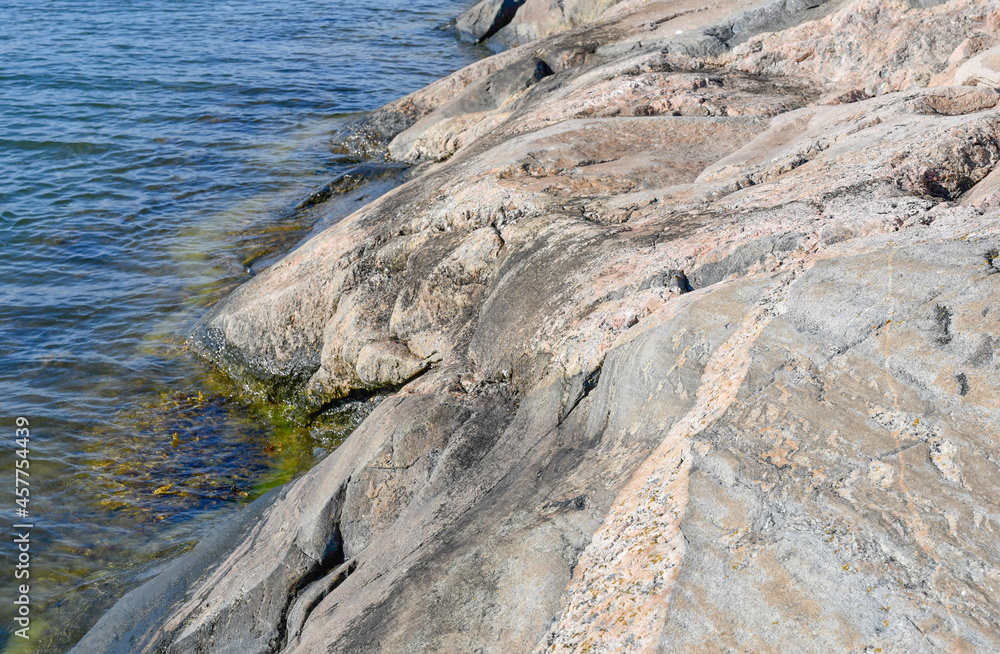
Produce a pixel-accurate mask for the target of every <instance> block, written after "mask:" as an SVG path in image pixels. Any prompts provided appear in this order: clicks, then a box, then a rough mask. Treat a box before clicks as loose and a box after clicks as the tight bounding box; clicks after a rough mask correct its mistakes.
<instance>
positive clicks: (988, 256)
mask: <svg viewBox="0 0 1000 654" xmlns="http://www.w3.org/2000/svg"><path fill="white" fill-rule="evenodd" d="M983 260H984V261H985V262H986V269H987V271H988V272H989V274H991V275H992V274H994V273H998V272H1000V266H998V262H1000V250H998V249H997V248H990V249H989V250H987V251H986V252H984V253H983Z"/></svg>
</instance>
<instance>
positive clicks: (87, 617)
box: [0, 0, 482, 652]
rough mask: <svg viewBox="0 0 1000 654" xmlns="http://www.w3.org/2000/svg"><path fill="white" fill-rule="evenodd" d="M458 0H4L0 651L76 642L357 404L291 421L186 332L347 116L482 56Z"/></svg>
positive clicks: (315, 172) (320, 159) (321, 441)
mask: <svg viewBox="0 0 1000 654" xmlns="http://www.w3.org/2000/svg"><path fill="white" fill-rule="evenodd" d="M467 4H468V2H467V0H410V1H409V2H406V3H403V2H398V1H396V0H377V1H376V0H331V1H325V2H324V1H320V2H315V1H314V2H304V1H302V0H285V1H283V2H280V3H279V2H275V1H274V0H254V1H250V0H233V1H230V2H219V1H218V0H212V1H211V2H210V1H208V0H190V1H188V2H183V3H181V2H167V1H166V0H137V1H134V2H124V1H114V0H113V1H111V2H96V1H94V0H74V1H73V2H59V1H55V2H40V3H25V2H17V3H15V2H13V1H12V0H0V398H2V399H0V436H2V441H0V442H4V443H5V445H6V447H3V448H0V471H2V472H0V479H3V480H4V483H3V484H2V485H0V489H6V490H0V516H2V517H0V520H3V521H4V522H5V523H6V525H7V526H9V525H11V524H13V521H14V518H15V514H14V511H15V509H16V508H17V506H16V505H15V503H14V494H13V487H14V483H15V482H14V467H15V458H16V454H15V448H16V446H15V445H14V442H13V441H14V437H15V432H14V429H15V424H14V419H15V417H17V416H24V417H26V418H27V419H28V420H30V423H31V426H30V428H31V441H30V461H31V467H30V475H31V476H30V484H31V485H30V490H31V496H30V505H29V516H28V519H29V520H30V521H31V523H32V524H33V525H34V528H33V529H32V530H31V532H32V536H31V539H32V541H31V548H32V549H31V554H32V562H31V578H30V582H31V608H32V613H31V617H32V623H31V636H32V640H31V641H30V643H28V644H27V648H25V647H24V645H25V644H24V643H21V639H19V638H16V637H12V636H11V633H10V629H11V628H12V627H13V626H14V624H13V622H12V613H11V610H12V604H11V602H12V600H13V591H14V587H15V583H21V582H20V581H18V582H15V579H14V578H13V565H14V556H15V552H14V546H13V545H12V544H11V543H10V542H9V541H10V539H9V538H5V539H4V540H5V541H7V542H8V544H7V545H6V546H3V545H0V557H3V559H2V562H3V570H0V579H2V581H0V589H2V590H3V595H2V596H0V650H6V651H37V652H61V651H64V650H65V649H66V648H67V647H68V646H69V645H71V644H72V643H73V642H75V640H76V639H77V638H79V637H80V636H81V635H82V633H83V632H84V631H85V630H86V628H87V627H88V626H89V625H90V624H92V623H93V621H95V620H96V618H97V617H99V615H100V613H101V612H102V611H103V610H105V609H106V608H107V607H108V606H109V605H110V603H112V602H113V601H114V600H115V599H116V598H117V597H119V596H120V595H121V594H122V593H123V592H124V590H125V589H126V588H127V587H129V586H131V585H134V584H136V583H137V582H138V581H141V580H142V579H143V578H144V577H145V576H147V575H148V574H150V573H151V572H152V571H155V568H156V566H157V565H159V564H160V563H162V562H163V561H165V560H166V559H167V558H168V557H169V556H170V555H173V554H176V553H178V552H180V551H183V550H185V549H187V548H188V547H190V545H191V544H192V543H193V542H194V541H195V540H196V539H197V538H198V536H199V535H202V534H205V533H207V532H208V531H209V530H211V529H212V527H213V525H215V524H217V522H218V521H219V520H220V519H224V518H225V516H226V515H229V514H231V513H232V512H234V511H237V510H239V508H240V507H241V506H242V505H244V504H245V503H246V502H248V501H250V500H251V499H252V498H253V497H255V496H256V495H258V494H259V493H260V492H262V491H263V490H264V489H266V488H267V487H270V486H273V485H275V484H278V483H281V482H283V481H286V480H287V479H289V478H291V477H293V476H294V475H296V474H299V473H300V472H302V471H303V470H305V469H308V467H309V466H310V465H312V464H313V463H314V462H315V461H316V460H317V458H318V457H321V456H323V455H324V454H325V453H327V452H329V451H330V450H331V449H333V448H334V447H336V445H337V444H338V442H339V441H340V440H341V439H342V438H343V437H344V436H345V435H346V434H347V433H348V432H349V431H350V429H351V427H352V426H353V425H354V424H356V422H357V421H358V419H359V418H360V417H361V416H363V415H364V413H365V410H366V409H365V406H354V407H344V408H343V410H342V411H340V412H339V413H337V414H335V415H330V416H327V417H326V418H325V419H324V420H323V421H321V422H320V423H319V424H316V425H311V426H309V427H302V426H298V425H294V424H289V423H287V422H286V421H285V420H284V419H283V414H282V412H281V410H280V408H275V407H268V406H266V405H263V404H259V403H258V404H249V403H248V402H247V401H246V400H245V399H239V398H237V397H236V396H235V395H236V394H235V393H234V389H233V388H231V387H230V385H229V384H228V382H227V380H225V379H223V378H221V377H220V376H219V375H218V374H217V373H215V372H214V371H213V370H212V369H211V368H210V367H209V366H207V365H205V364H203V363H201V362H199V361H198V360H196V359H195V358H194V357H193V356H192V355H191V354H190V353H189V352H188V351H187V350H186V348H185V347H184V337H185V334H186V330H187V329H188V328H189V327H190V323H191V321H192V320H193V319H195V318H196V317H197V316H198V315H199V314H200V313H201V312H203V311H204V309H205V307H206V306H208V305H210V304H211V303H212V302H214V301H215V300H217V299H218V298H219V297H221V296H222V295H223V294H224V293H225V292H226V291H227V290H229V289H231V288H232V287H233V286H235V285H236V284H238V283H240V282H242V281H245V279H247V276H248V267H252V268H253V269H255V270H259V269H260V268H261V267H263V266H264V265H266V264H267V262H269V261H271V260H273V257H274V252H275V248H280V247H287V245H288V243H289V238H290V237H294V235H295V234H297V233H299V230H301V229H302V228H308V226H303V225H298V224H288V223H287V221H285V222H283V220H284V219H285V218H287V210H288V208H289V207H291V206H292V205H294V204H295V203H296V202H297V201H299V200H301V199H302V198H304V197H305V196H306V195H307V194H308V193H309V192H310V191H311V190H313V189H314V188H316V187H318V186H321V185H323V184H324V183H326V182H327V181H328V180H329V179H330V178H332V177H334V176H336V175H337V174H340V173H342V172H343V171H344V170H345V169H346V168H347V166H348V165H349V163H350V162H347V161H344V160H343V159H339V158H338V157H337V156H335V155H333V154H331V152H330V149H329V141H330V138H329V135H330V134H331V133H332V132H333V131H335V130H336V129H337V128H338V127H339V126H341V125H343V124H345V123H346V122H347V121H348V120H350V119H351V117H352V116H351V115H352V114H355V113H356V112H359V111H363V110H366V109H370V108H373V107H375V106H378V105H380V104H382V103H384V102H387V101H389V100H391V99H393V98H395V97H398V96H400V95H402V94H403V93H406V92H408V91H411V90H414V89H417V88H419V87H421V86H423V85H425V84H427V83H429V82H431V81H433V80H435V79H437V78H439V77H441V76H442V75H444V74H447V73H448V72H450V71H452V70H455V69H457V68H459V67H461V66H463V65H465V64H467V63H469V62H471V61H472V60H474V59H475V58H477V57H479V56H482V52H481V51H479V50H477V49H475V48H472V47H470V46H464V45H461V44H459V43H458V42H456V41H455V39H454V38H453V36H452V35H451V33H450V32H448V31H447V30H443V29H439V26H441V25H442V24H443V23H445V22H446V21H447V20H448V19H450V18H451V17H452V16H454V15H455V14H456V13H457V12H458V11H460V10H461V9H463V8H464V7H465V6H466V5H467ZM289 235H291V236H289ZM20 522H23V520H21V521H20Z"/></svg>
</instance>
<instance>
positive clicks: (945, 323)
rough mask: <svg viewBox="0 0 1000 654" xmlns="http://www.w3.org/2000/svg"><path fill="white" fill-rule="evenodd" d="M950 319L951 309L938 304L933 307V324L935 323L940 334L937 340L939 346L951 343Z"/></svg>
mask: <svg viewBox="0 0 1000 654" xmlns="http://www.w3.org/2000/svg"><path fill="white" fill-rule="evenodd" d="M951 317H952V313H951V309H949V308H948V307H946V306H944V305H943V304H938V305H936V306H935V307H934V322H935V323H937V326H938V329H939V330H940V332H941V333H940V335H939V336H938V338H937V342H938V344H939V345H947V344H948V343H951V341H952V338H953V336H952V333H951Z"/></svg>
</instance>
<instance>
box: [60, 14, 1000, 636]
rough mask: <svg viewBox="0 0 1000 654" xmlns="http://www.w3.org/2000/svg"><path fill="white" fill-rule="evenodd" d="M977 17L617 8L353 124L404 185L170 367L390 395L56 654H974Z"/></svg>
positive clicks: (262, 286)
mask: <svg viewBox="0 0 1000 654" xmlns="http://www.w3.org/2000/svg"><path fill="white" fill-rule="evenodd" d="M532 2H533V0H528V1H527V2H526V3H524V6H523V7H521V8H520V9H519V10H518V13H517V14H516V18H519V19H520V20H522V21H525V20H527V18H530V17H531V16H533V15H534V14H531V13H528V10H529V8H531V7H533V6H541V5H533V4H532ZM481 6H485V5H481ZM570 6H571V5H570V3H569V2H568V0H567V2H566V3H565V8H569V7H570ZM548 11H549V14H547V15H548V17H549V18H550V19H552V20H553V21H558V20H563V18H558V19H557V17H555V15H554V13H553V12H555V11H556V10H555V9H549V10H548ZM997 11H998V7H997V5H996V4H995V3H993V2H971V0H951V2H948V3H945V4H940V5H938V4H936V3H933V2H930V3H917V2H913V3H904V2H900V1H897V0H851V1H844V2H829V3H822V2H818V1H816V0H813V1H812V2H785V1H784V0H782V1H781V2H773V1H760V2H754V3H739V2H735V0H734V1H733V2H720V3H716V4H714V5H712V6H711V7H705V6H704V5H701V4H699V3H693V2H692V3H686V2H678V1H676V0H672V1H670V2H667V1H666V0H664V1H656V0H653V1H651V2H639V1H636V0H626V1H624V2H620V3H618V4H616V5H615V6H614V7H610V8H608V9H605V10H603V13H601V14H600V18H599V19H598V20H596V22H593V23H588V24H586V25H582V26H581V27H577V28H574V29H568V30H563V31H557V32H554V33H553V34H552V35H551V36H548V37H545V38H543V39H541V40H539V41H535V42H531V43H528V44H525V45H523V46H521V47H519V48H516V49H513V50H508V51H505V52H502V53H500V54H498V55H495V56H494V57H490V58H489V59H485V60H483V61H480V62H477V63H476V64H474V65H473V66H470V67H469V68H467V69H465V70H463V71H459V72H458V73H456V74H455V75H453V76H450V77H449V78H446V79H444V80H441V81H439V82H437V83H435V84H433V85H431V86H430V87H428V88H427V89H424V90H422V91H419V92H417V93H415V94H412V95H411V96H408V97H407V98H404V99H401V100H399V101H397V102H395V103H391V104H390V105H387V106H386V107H384V108H382V109H380V110H377V111H376V112H374V113H373V114H372V115H371V116H370V117H369V118H368V119H367V120H368V122H367V123H363V124H362V125H369V126H370V127H371V130H372V131H371V133H372V134H376V135H377V138H374V140H372V141H371V143H375V142H378V143H381V144H383V146H382V147H385V149H386V151H387V152H388V154H389V156H390V157H391V158H393V159H398V160H400V161H406V162H410V163H415V164H419V165H418V166H417V167H416V168H415V169H414V170H413V173H412V178H411V179H410V180H409V181H408V182H406V183H405V184H403V185H401V186H399V187H398V188H396V189H394V190H393V191H391V192H389V193H387V194H386V195H384V196H383V197H381V198H380V199H378V200H376V201H375V202H373V203H371V204H370V205H368V206H366V207H364V208H361V209H360V210H358V211H357V212H355V213H354V214H352V215H351V216H349V217H348V218H346V219H344V220H342V221H340V222H337V223H336V224H334V225H333V226H332V227H330V228H329V229H327V230H325V231H323V232H322V233H320V234H318V235H316V236H315V237H314V238H312V239H311V240H310V241H308V242H307V243H305V244H303V245H302V246H301V247H299V248H298V249H297V250H295V251H293V252H291V253H290V254H289V255H288V256H286V257H285V258H284V259H283V260H282V261H281V262H279V263H277V264H275V265H274V266H272V267H271V268H270V269H268V270H266V271H265V272H263V273H262V274H260V275H258V276H257V277H256V278H254V279H253V280H252V281H250V282H248V283H247V284H246V285H244V286H243V287H241V288H240V289H238V290H237V291H236V292H235V293H233V294H232V295H231V296H229V297H228V298H226V299H225V300H223V301H222V302H221V303H219V304H218V305H217V306H216V307H215V308H213V309H212V310H211V311H210V312H209V314H208V315H206V317H205V318H204V319H203V320H202V322H201V323H200V325H199V326H198V327H197V328H196V329H195V331H194V333H193V335H192V347H193V348H194V349H195V350H196V351H198V352H200V353H201V354H203V355H204V356H206V357H207V358H209V359H210V360H212V361H214V362H215V363H216V364H217V365H219V366H220V367H222V368H224V369H225V370H226V371H227V373H228V374H230V375H231V376H232V377H233V378H234V379H237V380H242V381H243V382H244V383H246V384H248V385H250V386H252V387H254V388H257V389H262V390H263V391H264V392H267V393H269V394H270V395H272V396H273V397H275V398H278V399H282V400H284V401H287V402H289V403H292V404H294V405H296V406H298V407H299V408H301V409H302V410H303V411H305V412H306V413H309V412H313V411H316V410H318V409H320V408H322V407H325V406H327V405H329V404H330V403H331V402H336V401H337V400H338V398H341V397H344V396H346V395H348V394H351V393H369V392H374V391H376V390H378V389H383V388H389V389H395V390H396V392H395V394H393V395H392V396H391V397H390V398H389V399H387V400H385V401H384V402H383V403H382V404H380V405H379V406H378V407H377V409H376V410H375V411H374V412H373V413H372V414H371V416H369V417H368V418H367V419H366V420H365V421H364V423H363V424H362V425H361V426H360V427H359V428H358V429H357V430H356V431H355V433H354V434H352V435H351V437H350V438H348V439H347V441H346V442H345V444H344V445H343V446H342V447H340V448H339V449H338V450H336V451H335V452H334V453H333V454H331V455H330V456H329V457H328V458H327V459H326V460H324V461H323V462H322V463H321V464H319V465H318V466H317V467H316V468H315V469H313V470H312V471H311V472H309V473H308V474H307V475H305V476H303V477H302V478H300V479H298V480H296V481H294V482H291V483H290V484H288V485H287V486H286V487H285V488H283V489H282V490H281V491H280V492H279V493H276V494H275V495H273V496H271V497H269V498H268V499H267V500H265V501H263V502H259V503H255V504H254V505H253V506H252V507H251V509H250V511H251V512H250V513H248V514H247V516H246V519H245V520H243V521H241V522H239V523H237V525H236V526H234V527H231V528H230V530H229V531H227V532H226V535H225V536H224V537H222V538H220V539H216V540H213V541H209V542H207V543H206V544H204V545H201V546H199V547H198V548H196V549H195V550H194V551H193V552H192V553H191V554H190V555H188V556H186V557H184V558H181V559H180V560H178V561H177V562H175V563H173V564H172V566H171V567H170V568H168V569H167V570H166V571H165V572H164V573H163V574H162V575H161V576H160V577H158V578H157V579H156V580H154V581H153V582H151V585H149V586H146V587H143V588H140V589H138V590H137V591H134V592H133V593H131V594H130V595H128V596H126V597H125V598H124V599H123V600H122V601H121V602H120V603H119V604H118V605H117V606H116V607H115V609H113V610H112V611H111V612H109V614H108V615H107V616H105V618H104V619H103V620H102V621H101V623H99V624H98V625H97V626H96V627H95V628H94V630H92V631H91V633H90V634H88V636H87V637H85V638H84V640H83V641H81V643H80V644H79V645H78V646H77V648H76V650H75V651H77V652H130V651H146V650H148V651H162V652H188V651H200V650H204V649H205V648H210V649H211V651H213V652H216V651H217V652H241V653H243V652H248V653H253V652H283V653H291V652H315V651H334V652H352V653H353V652H358V653H364V652H470V651H475V652H484V653H491V652H510V651H516V652H532V651H534V652H585V651H589V652H738V651H749V650H750V649H752V650H753V651H756V652H787V651H802V652H812V651H824V652H826V651H837V652H839V651H845V652H859V653H860V652H878V651H884V652H925V651H926V652H935V651H952V650H954V651H967V652H990V651H997V650H998V649H1000V636H998V634H997V630H996V629H995V625H996V624H997V623H998V621H1000V602H998V601H997V600H996V597H997V589H998V588H1000V577H998V575H997V572H996V571H997V570H1000V553H998V551H997V549H996V547H994V544H993V542H994V540H995V539H994V533H993V532H994V530H995V529H996V528H998V526H1000V512H998V510H997V508H996V507H997V506H1000V501H998V500H1000V497H998V494H1000V487H998V485H997V483H996V480H995V477H996V466H995V464H994V461H996V460H997V459H998V458H1000V446H998V443H1000V436H998V434H997V428H996V425H997V424H1000V422H998V418H1000V382H998V379H1000V375H998V374H997V373H998V357H997V345H998V343H1000V322H998V317H1000V314H998V311H1000V309H997V308H996V297H997V296H998V292H1000V275H998V274H996V273H997V271H998V262H1000V256H998V255H997V252H998V251H1000V221H998V218H1000V208H998V207H997V203H998V198H1000V191H998V188H1000V187H998V184H1000V181H998V180H1000V177H998V174H1000V173H998V172H997V170H998V163H1000V91H998V90H996V89H994V88H992V87H991V86H989V85H967V84H958V83H957V82H958V81H959V80H961V79H965V78H963V77H962V76H961V75H959V71H961V70H963V67H967V68H966V69H967V70H968V69H971V68H972V67H973V64H972V63H970V62H973V61H974V58H975V57H978V56H980V55H981V54H982V53H987V52H989V51H990V48H992V47H994V46H996V45H997V43H996V40H997V37H996V36H995V34H997V30H996V29H995V27H996V25H995V23H996V20H997V16H998V15H1000V14H998V13H997ZM488 13H489V12H487V13H486V14H484V15H487V14H488ZM532 20H534V19H532ZM537 24H538V25H541V24H542V23H541V22H537ZM514 25H515V23H514V21H512V22H511V23H510V24H509V25H508V26H507V27H504V28H503V29H501V30H500V32H498V33H497V34H501V33H502V32H503V30H506V29H508V28H511V29H512V30H513V28H512V27H511V26H514ZM560 29H562V28H560ZM540 61H541V62H544V63H545V65H546V67H547V68H548V70H549V71H550V72H551V73H552V74H544V75H537V74H536V73H537V71H538V70H539V65H540V64H539V62H540ZM975 65H979V64H975ZM962 75H964V73H962ZM970 79H971V78H970ZM373 147H374V146H373ZM323 206H324V205H323V202H322V201H318V202H317V204H316V205H315V206H314V207H313V208H312V209H311V210H312V211H319V212H322V210H323Z"/></svg>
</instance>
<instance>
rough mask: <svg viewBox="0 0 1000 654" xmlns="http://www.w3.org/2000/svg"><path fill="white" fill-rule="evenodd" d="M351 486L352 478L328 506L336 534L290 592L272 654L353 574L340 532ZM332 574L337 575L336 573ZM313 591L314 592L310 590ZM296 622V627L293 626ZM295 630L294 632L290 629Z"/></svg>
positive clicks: (293, 584) (293, 635)
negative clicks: (346, 564)
mask: <svg viewBox="0 0 1000 654" xmlns="http://www.w3.org/2000/svg"><path fill="white" fill-rule="evenodd" d="M350 483H351V479H350V477H348V479H347V480H346V481H345V482H344V483H343V484H342V485H341V486H340V488H338V489H337V492H336V493H335V494H334V495H333V497H332V498H331V500H330V503H329V504H328V506H329V507H330V516H329V518H328V519H329V521H330V522H331V523H332V532H331V533H330V536H329V539H328V540H327V543H326V547H325V548H324V550H323V553H322V554H321V555H320V557H319V559H318V560H316V561H315V562H314V563H313V564H312V565H311V566H309V568H308V569H307V570H306V571H305V572H304V573H303V574H302V575H301V576H300V577H299V578H298V579H296V580H294V582H293V583H292V586H291V587H290V588H289V589H288V592H287V593H286V595H285V596H286V597H287V598H288V599H287V601H286V603H285V606H284V607H283V608H282V611H281V618H280V619H279V621H278V624H277V627H276V634H275V638H274V639H273V640H272V645H273V649H272V650H271V651H272V652H280V651H282V650H284V649H285V647H286V646H287V645H288V640H289V638H290V637H295V636H297V635H298V633H299V632H300V631H301V627H302V625H303V624H305V622H306V619H307V618H308V617H309V614H310V613H312V611H313V610H314V609H315V608H316V606H317V605H318V604H319V602H320V601H322V599H323V598H324V597H326V596H327V595H329V594H330V593H331V592H332V591H333V590H334V588H336V587H337V586H338V585H339V584H340V583H342V582H343V580H344V579H346V578H347V577H348V575H350V573H351V572H353V570H354V567H356V564H354V562H353V561H352V564H354V565H348V566H344V562H345V560H346V553H345V551H344V537H343V535H342V534H341V532H340V516H341V511H342V510H343V507H344V502H345V499H346V497H347V487H348V485H349V484H350ZM331 573H335V574H332V575H331ZM324 577H329V579H328V580H327V583H325V584H321V585H320V586H316V587H314V588H313V589H310V586H312V585H313V584H314V583H316V582H319V581H320V580H321V579H323V578H324ZM311 590H312V591H313V592H310V591H311ZM291 622H294V623H295V624H290V623H291ZM290 627H291V629H290Z"/></svg>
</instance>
